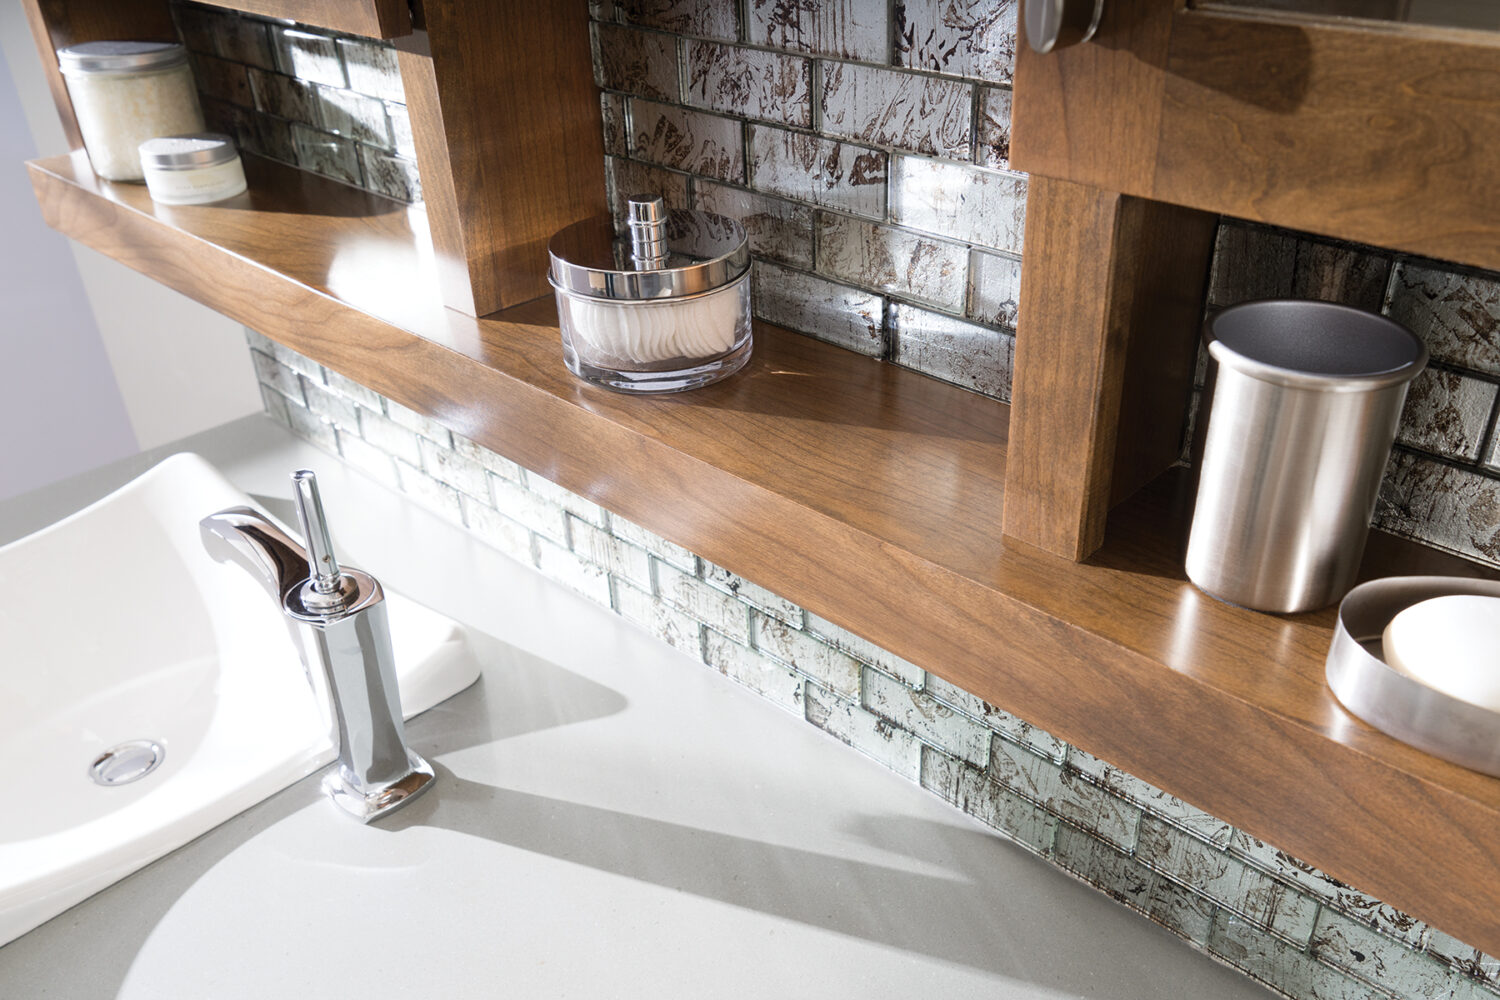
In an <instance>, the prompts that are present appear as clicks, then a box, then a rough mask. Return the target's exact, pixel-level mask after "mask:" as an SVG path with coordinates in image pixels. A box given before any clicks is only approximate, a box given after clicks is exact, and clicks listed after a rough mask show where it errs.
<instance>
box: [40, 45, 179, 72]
mask: <svg viewBox="0 0 1500 1000" xmlns="http://www.w3.org/2000/svg"><path fill="white" fill-rule="evenodd" d="M186 62H187V49H184V48H183V47H182V46H181V45H178V44H177V43H176V42H80V43H79V44H77V45H69V46H68V47H67V48H63V49H58V50H57V66H58V68H59V69H61V70H62V72H63V75H64V76H67V75H68V74H70V73H78V74H85V73H139V72H141V71H143V70H155V69H170V68H172V67H173V66H181V65H183V64H184V63H186Z"/></svg>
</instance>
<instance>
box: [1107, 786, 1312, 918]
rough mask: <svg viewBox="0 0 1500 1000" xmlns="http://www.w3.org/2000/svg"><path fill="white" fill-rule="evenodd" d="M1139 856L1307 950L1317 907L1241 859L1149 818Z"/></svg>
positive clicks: (1144, 822) (1142, 832) (1144, 820)
mask: <svg viewBox="0 0 1500 1000" xmlns="http://www.w3.org/2000/svg"><path fill="white" fill-rule="evenodd" d="M1135 856H1136V858H1137V859H1139V860H1140V862H1141V863H1142V864H1144V865H1147V866H1149V867H1151V868H1153V869H1155V870H1156V871H1158V872H1160V873H1161V874H1163V875H1166V876H1168V877H1169V878H1172V879H1175V880H1176V881H1178V882H1180V883H1181V884H1183V885H1185V886H1187V887H1188V888H1190V889H1192V890H1194V891H1195V892H1199V893H1202V894H1203V895H1205V896H1209V897H1211V898H1212V899H1214V900H1215V901H1216V902H1218V903H1219V904H1221V905H1223V906H1226V907H1228V908H1229V909H1231V910H1233V911H1234V912H1235V913H1237V914H1239V915H1240V916H1242V917H1244V918H1245V919H1247V920H1250V921H1252V922H1254V923H1258V924H1260V925H1261V926H1263V927H1266V928H1268V929H1270V930H1272V931H1275V932H1276V933H1277V934H1280V935H1281V936H1282V937H1284V938H1286V939H1287V940H1288V941H1290V942H1292V943H1294V944H1298V945H1303V944H1306V943H1307V941H1308V939H1309V938H1310V937H1311V936H1312V930H1313V921H1314V918H1315V917H1316V915H1317V913H1318V904H1317V902H1316V901H1315V900H1313V899H1312V898H1310V897H1308V896H1305V895H1303V894H1302V893H1300V892H1298V891H1297V890H1295V889H1293V888H1291V887H1290V886H1288V885H1285V884H1283V883H1281V882H1277V881H1276V880H1274V879H1272V878H1270V877H1269V876H1267V875H1264V874H1262V873H1260V872H1258V871H1256V870H1255V869H1253V868H1251V867H1249V866H1248V865H1246V864H1245V863H1244V862H1242V861H1240V860H1239V859H1238V858H1235V857H1233V856H1231V855H1230V854H1227V853H1226V852H1224V851H1221V850H1219V849H1218V848H1216V847H1212V846H1210V845H1208V844H1206V843H1204V842H1203V841H1201V840H1199V839H1197V838H1196V837H1193V836H1190V835H1189V834H1187V833H1184V832H1183V831H1182V830H1179V829H1177V828H1176V827H1174V826H1170V825H1168V824H1167V823H1166V822H1165V821H1164V820H1160V819H1157V818H1155V817H1153V816H1151V815H1146V816H1143V817H1142V818H1141V825H1140V840H1139V842H1138V843H1137V844H1136V849H1135Z"/></svg>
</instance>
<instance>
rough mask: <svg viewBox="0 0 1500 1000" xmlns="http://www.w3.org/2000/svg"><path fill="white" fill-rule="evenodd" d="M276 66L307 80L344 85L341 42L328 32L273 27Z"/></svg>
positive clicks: (345, 79) (309, 81)
mask: <svg viewBox="0 0 1500 1000" xmlns="http://www.w3.org/2000/svg"><path fill="white" fill-rule="evenodd" d="M271 36H272V46H273V48H274V49H275V51H276V65H277V67H278V68H279V69H280V70H281V72H283V73H285V74H287V75H288V76H295V77H296V78H297V79H299V80H306V81H307V82H308V83H321V84H324V85H325V86H329V87H344V86H347V85H348V83H349V81H348V79H347V78H346V77H345V76H344V63H343V60H342V59H340V58H339V50H338V43H337V42H335V41H334V40H333V39H332V38H331V37H329V36H328V35H320V34H314V33H313V32H311V31H304V30H302V29H301V28H288V27H283V26H282V25H279V24H278V25H272V26H271Z"/></svg>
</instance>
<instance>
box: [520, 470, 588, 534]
mask: <svg viewBox="0 0 1500 1000" xmlns="http://www.w3.org/2000/svg"><path fill="white" fill-rule="evenodd" d="M523 481H524V483H525V485H526V488H527V489H528V490H530V491H531V492H532V493H534V494H536V495H537V496H538V497H541V498H542V499H543V500H545V501H547V502H548V503H550V504H555V505H557V506H558V507H561V508H562V509H563V510H565V511H567V512H568V513H569V514H572V515H573V516H574V517H577V518H581V519H582V520H584V521H587V522H588V523H589V524H592V525H594V526H595V527H599V528H602V527H604V524H605V521H606V518H605V514H604V508H603V507H600V506H599V505H598V504H596V503H594V502H593V501H592V500H585V499H584V498H583V497H581V496H579V495H578V494H577V493H574V492H573V491H572V490H569V489H566V488H564V487H562V486H559V485H557V484H556V483H554V482H553V481H552V480H550V479H548V478H547V477H546V476H540V475H538V474H536V473H535V472H532V471H531V470H530V469H527V470H526V474H525V476H524V477H523Z"/></svg>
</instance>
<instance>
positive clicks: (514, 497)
mask: <svg viewBox="0 0 1500 1000" xmlns="http://www.w3.org/2000/svg"><path fill="white" fill-rule="evenodd" d="M490 501H491V506H493V507H494V508H495V510H497V511H499V512H500V513H502V514H504V515H505V516H506V517H508V518H510V519H511V520H512V521H517V522H519V523H520V524H523V525H525V526H526V527H527V528H530V529H531V530H532V531H534V532H536V534H537V535H538V536H540V537H542V538H550V539H551V540H552V541H554V542H556V543H557V544H559V545H564V546H565V545H567V544H568V515H567V511H565V510H563V509H562V508H561V507H559V506H557V504H555V503H548V502H547V501H546V500H543V499H542V498H541V497H539V496H537V495H536V494H535V493H532V492H531V491H530V490H528V489H526V488H524V487H523V486H521V485H519V484H517V483H515V482H512V481H511V480H509V479H502V478H500V477H499V476H496V475H493V474H491V476H490Z"/></svg>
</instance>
